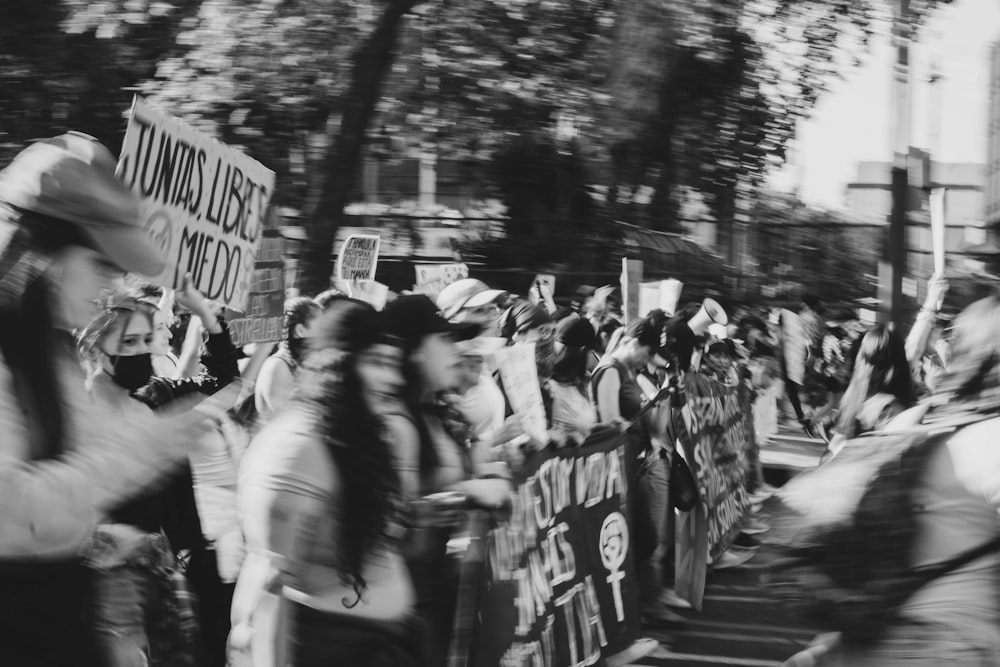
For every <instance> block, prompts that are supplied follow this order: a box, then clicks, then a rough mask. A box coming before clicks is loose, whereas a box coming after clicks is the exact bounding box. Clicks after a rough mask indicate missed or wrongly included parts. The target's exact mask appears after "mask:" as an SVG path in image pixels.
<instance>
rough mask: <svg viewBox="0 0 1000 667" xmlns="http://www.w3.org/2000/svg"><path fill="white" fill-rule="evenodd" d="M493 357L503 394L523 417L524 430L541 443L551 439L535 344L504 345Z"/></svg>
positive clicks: (516, 412) (515, 412) (515, 411)
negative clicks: (539, 378) (498, 370)
mask: <svg viewBox="0 0 1000 667" xmlns="http://www.w3.org/2000/svg"><path fill="white" fill-rule="evenodd" d="M493 357H494V359H496V363H497V367H498V368H499V369H500V378H501V379H502V380H503V390H504V394H506V396H507V400H508V401H510V407H511V408H513V410H514V414H516V415H518V416H519V417H520V418H521V424H522V425H523V426H524V430H525V432H526V433H527V434H528V435H530V436H531V437H532V438H534V439H535V440H537V441H538V442H543V443H544V442H548V439H549V438H548V433H547V428H546V419H545V407H544V403H543V402H542V387H541V385H540V384H539V382H538V366H536V365H535V344H534V343H520V344H518V345H513V346H511V347H505V348H503V349H502V350H499V351H498V352H496V353H495V354H494V355H493Z"/></svg>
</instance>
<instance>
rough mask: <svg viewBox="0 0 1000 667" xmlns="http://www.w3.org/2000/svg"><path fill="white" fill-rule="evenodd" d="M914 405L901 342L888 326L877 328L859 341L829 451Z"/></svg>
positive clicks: (911, 385)
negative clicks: (859, 344) (852, 370)
mask: <svg viewBox="0 0 1000 667" xmlns="http://www.w3.org/2000/svg"><path fill="white" fill-rule="evenodd" d="M915 402H916V394H915V392H914V389H913V380H912V377H911V376H910V367H909V364H908V363H907V361H906V350H905V348H904V344H903V340H902V338H900V336H899V335H898V334H897V333H896V332H895V330H894V329H892V328H891V327H889V326H886V325H877V326H875V327H874V328H873V329H871V331H869V332H868V333H866V334H865V336H864V338H862V339H861V347H860V349H859V350H858V356H857V359H856V360H855V362H854V373H853V374H852V375H851V382H850V384H848V385H847V390H846V391H845V392H844V398H843V399H842V400H841V403H840V417H839V419H838V421H837V427H836V434H837V436H839V437H836V438H834V441H833V442H831V443H830V451H833V452H835V451H837V449H838V448H839V445H840V444H841V443H842V442H843V440H844V439H850V438H854V437H857V436H859V435H861V434H862V433H867V432H869V431H874V430H877V429H879V428H880V427H882V426H884V425H885V424H887V423H888V422H889V421H890V420H891V419H892V418H893V417H895V416H896V415H898V414H899V413H901V412H902V411H903V410H906V409H907V408H909V407H911V406H912V405H913V404H914V403H915Z"/></svg>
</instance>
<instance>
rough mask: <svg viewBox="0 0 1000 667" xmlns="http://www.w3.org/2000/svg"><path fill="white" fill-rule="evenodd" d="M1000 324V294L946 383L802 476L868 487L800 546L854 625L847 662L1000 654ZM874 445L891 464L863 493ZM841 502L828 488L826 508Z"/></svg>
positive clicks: (836, 625) (828, 611) (826, 594)
mask: <svg viewBox="0 0 1000 667" xmlns="http://www.w3.org/2000/svg"><path fill="white" fill-rule="evenodd" d="M998 330H1000V297H998V296H991V297H988V298H986V299H983V300H981V301H978V302H976V303H974V304H973V305H971V306H970V307H969V308H967V309H966V310H965V311H964V312H963V313H962V314H961V315H960V316H959V317H958V319H957V320H956V323H955V327H954V341H953V351H954V355H953V359H952V364H951V366H950V368H949V371H948V374H947V375H946V376H945V378H944V379H943V381H942V386H941V392H940V396H939V397H937V398H936V399H935V400H933V402H930V401H928V402H924V403H922V404H920V405H918V406H916V407H914V408H911V409H910V410H908V411H906V412H903V413H902V414H900V415H899V416H898V417H896V418H895V419H894V420H893V421H892V422H890V423H889V424H888V425H887V426H886V427H885V429H884V430H883V431H882V432H881V434H876V435H875V436H874V437H866V438H860V439H857V440H854V441H850V442H848V443H847V445H846V446H845V448H844V450H843V451H842V452H841V454H840V455H838V457H836V458H835V459H834V460H832V461H831V462H830V464H828V466H825V467H826V468H827V470H826V471H824V472H822V473H820V474H819V475H816V476H812V478H811V479H803V480H802V481H803V482H804V483H807V484H809V485H810V486H811V488H812V489H813V490H814V492H816V493H823V489H822V488H821V487H822V484H821V482H822V481H823V477H824V476H825V477H826V479H827V480H828V481H829V483H830V484H835V485H836V488H837V489H838V492H839V494H840V495H841V496H843V497H851V496H852V495H853V497H854V498H855V499H857V498H858V497H860V501H857V502H856V506H854V507H853V508H852V506H850V505H849V503H851V502H853V501H850V500H849V501H847V502H848V505H847V510H848V511H847V512H846V515H847V516H846V520H839V521H838V520H837V518H836V517H834V516H832V515H831V516H828V517H827V518H826V524H827V525H828V526H829V525H833V526H834V527H833V528H829V529H826V530H820V531H815V530H814V531H813V537H812V547H806V548H803V549H801V550H800V551H799V555H800V556H801V555H802V554H805V553H810V554H811V555H810V556H807V560H808V561H809V563H810V565H809V566H807V567H809V568H811V574H812V578H810V579H809V580H808V581H809V582H810V585H809V588H808V596H809V597H810V598H812V599H813V600H814V601H815V600H822V601H823V602H822V603H820V604H815V603H814V604H813V609H814V610H816V611H819V612H820V616H822V617H825V619H826V621H827V623H826V624H827V625H828V626H831V627H832V628H833V629H839V630H842V631H843V633H844V642H845V648H844V653H845V658H844V664H847V665H852V666H856V667H874V666H876V665H877V666H879V667H893V666H895V665H906V666H908V667H914V666H917V667H919V666H923V665H926V666H927V667H931V666H935V667H937V666H938V665H968V666H973V665H975V666H981V665H1000V590H998V588H997V574H998V572H1000V519H998V514H997V513H998V511H1000V447H998V446H997V440H996V433H997V430H998V428H1000V338H998V337H997V335H996V332H997V331H998ZM865 457H868V461H871V460H875V461H876V463H877V464H878V472H877V473H876V474H875V475H874V476H870V477H866V478H864V479H862V481H863V492H862V493H861V494H860V496H858V494H857V493H852V489H851V488H850V483H849V482H850V481H851V480H850V479H849V478H850V476H851V475H852V472H854V471H857V470H859V469H861V467H863V464H864V463H865V461H866V459H865ZM819 471H823V468H820V469H819ZM831 473H833V474H834V476H833V477H831V476H830V475H831ZM865 479H867V481H865ZM831 488H833V487H831ZM855 488H861V485H857V486H855ZM837 502H838V501H837V500H836V499H834V498H832V497H830V496H829V495H827V497H825V498H824V499H823V500H818V499H817V500H816V501H815V506H814V509H815V508H818V507H819V505H820V504H825V505H830V504H831V503H833V504H835V503H837ZM796 509H797V510H798V511H799V512H803V509H804V506H803V504H802V503H801V502H800V503H799V504H798V507H797V508H796ZM817 514H818V512H817Z"/></svg>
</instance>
